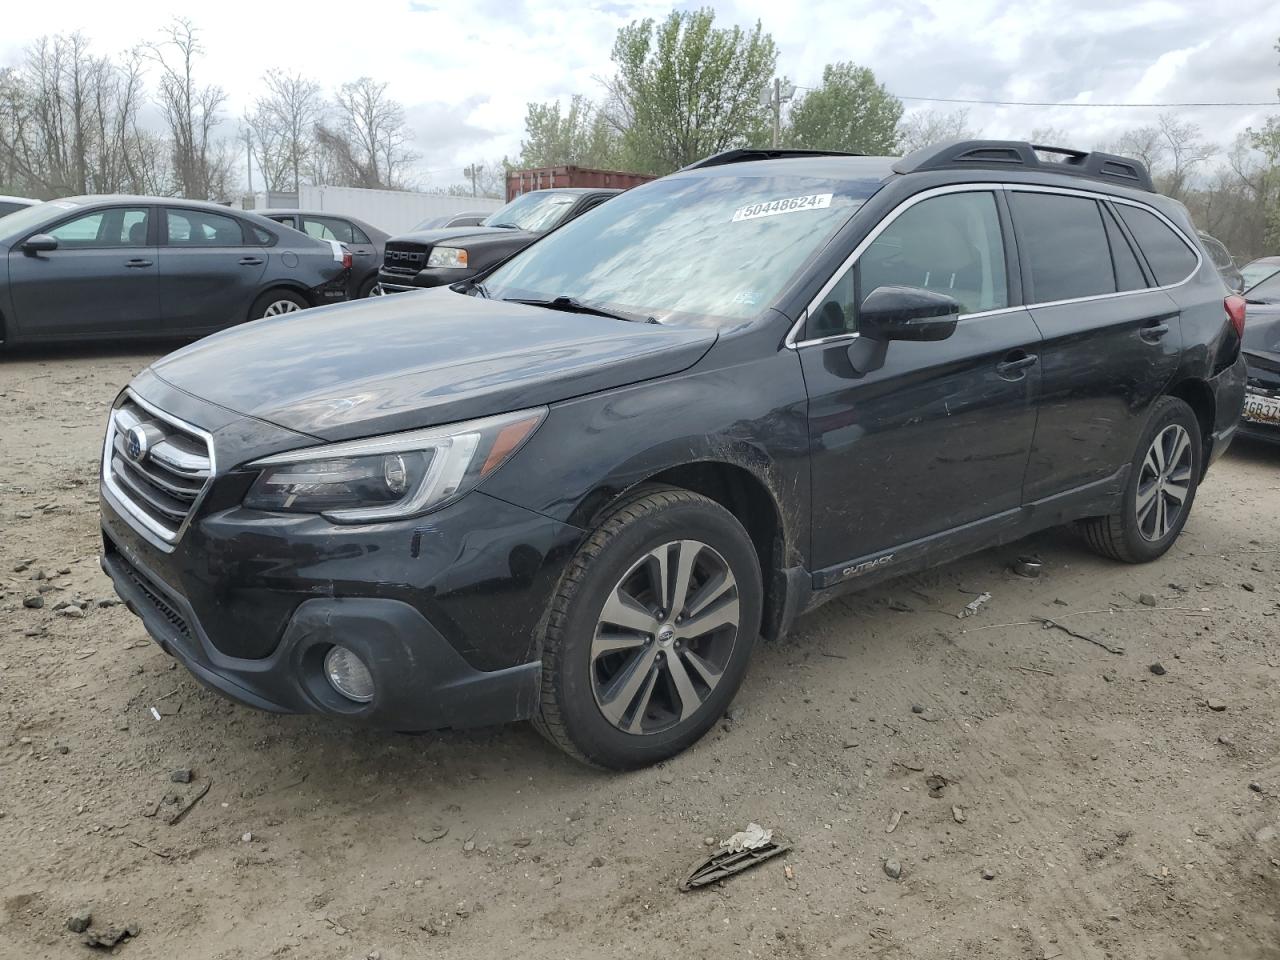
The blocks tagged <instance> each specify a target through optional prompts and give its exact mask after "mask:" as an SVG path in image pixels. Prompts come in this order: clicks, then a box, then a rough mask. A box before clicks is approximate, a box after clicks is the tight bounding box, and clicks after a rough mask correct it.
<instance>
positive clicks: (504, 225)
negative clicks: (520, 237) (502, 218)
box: [485, 223, 524, 230]
mask: <svg viewBox="0 0 1280 960" xmlns="http://www.w3.org/2000/svg"><path fill="white" fill-rule="evenodd" d="M485 226H486V227H502V228H503V229H505V230H523V229H524V227H522V226H520V224H518V223H486V224H485Z"/></svg>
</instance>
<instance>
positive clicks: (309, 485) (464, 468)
mask: <svg viewBox="0 0 1280 960" xmlns="http://www.w3.org/2000/svg"><path fill="white" fill-rule="evenodd" d="M546 413H547V410H546V408H545V407H540V408H537V409H534V410H521V411H518V412H516V413H508V414H503V415H501V416H497V417H487V418H485V419H483V420H470V421H467V422H465V423H456V424H452V425H449V426H444V427H435V428H432V429H429V430H416V431H413V432H412V433H396V434H390V435H388V436H385V437H374V438H372V439H369V440H356V441H352V442H350V443H334V444H328V445H325V446H322V447H311V448H308V449H305V450H297V451H294V452H291V453H281V454H276V455H275V456H272V457H267V458H265V459H263V460H258V461H256V462H254V463H252V464H250V465H249V466H250V467H257V468H260V469H261V470H262V473H261V474H259V475H258V479H257V480H255V481H254V484H253V486H252V487H251V488H250V490H249V493H248V495H247V496H246V497H245V498H244V505H245V506H246V507H250V508H252V509H255V510H270V511H284V512H291V513H321V514H324V515H325V516H326V517H329V518H330V519H332V520H339V521H347V522H353V523H354V522H360V521H371V520H395V519H399V518H401V517H411V516H415V515H418V514H422V513H426V512H428V511H430V510H434V509H436V508H437V507H440V506H442V505H443V504H445V503H448V502H449V501H451V500H455V499H457V498H458V497H460V496H462V495H463V494H464V493H467V492H468V491H469V490H471V489H472V488H474V487H475V486H476V485H477V484H479V483H480V481H481V480H483V479H484V478H485V477H487V476H489V475H490V474H491V473H493V472H494V471H495V470H497V469H498V468H499V467H500V466H502V464H503V463H505V462H506V461H507V460H508V459H509V458H510V457H511V455H512V454H513V453H515V452H516V450H518V449H519V448H520V446H521V444H523V443H524V441H525V440H527V439H528V438H529V435H530V434H532V433H533V431H534V429H536V428H537V426H538V424H539V423H541V422H542V419H543V417H545V416H546Z"/></svg>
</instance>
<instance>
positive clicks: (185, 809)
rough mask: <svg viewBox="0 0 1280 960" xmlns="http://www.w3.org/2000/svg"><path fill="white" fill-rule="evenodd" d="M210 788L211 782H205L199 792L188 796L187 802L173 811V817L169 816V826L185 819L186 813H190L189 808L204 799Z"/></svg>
mask: <svg viewBox="0 0 1280 960" xmlns="http://www.w3.org/2000/svg"><path fill="white" fill-rule="evenodd" d="M212 786H213V781H212V780H208V781H206V782H205V784H204V786H202V787H201V788H200V789H199V790H197V791H196V792H195V793H193V794H192V795H191V796H190V798H189V799H188V800H187V802H186V803H184V804H183V805H182V806H180V807H179V808H178V809H177V810H175V811H174V813H173V816H171V817H170V818H169V819H168V821H167V822H168V824H169V826H171V827H172V826H173V825H174V824H175V823H177V822H178V821H180V820H181V819H182V818H183V817H185V816H186V815H187V814H188V813H190V812H191V808H192V807H194V806H195V805H196V804H197V803H199V802H200V801H201V800H202V799H203V798H204V795H205V794H206V793H208V792H209V788H210V787H212Z"/></svg>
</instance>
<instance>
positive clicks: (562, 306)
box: [510, 297, 658, 323]
mask: <svg viewBox="0 0 1280 960" xmlns="http://www.w3.org/2000/svg"><path fill="white" fill-rule="evenodd" d="M510 302H511V303H523V304H527V305H528V306H531V307H545V308H546V309H548V310H561V311H563V312H564V313H587V314H590V315H591V316H593V317H608V318H609V319H610V320H625V321H627V322H628V323H657V322H658V321H657V319H656V318H655V317H631V316H627V315H626V314H625V313H616V312H614V311H611V310H601V309H600V308H599V307H593V306H591V305H590V304H586V303H583V302H582V301H581V300H575V299H574V298H573V297H554V298H553V299H551V300H522V299H520V298H518V297H512V298H511V300H510Z"/></svg>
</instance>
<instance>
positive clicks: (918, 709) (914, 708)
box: [911, 703, 924, 713]
mask: <svg viewBox="0 0 1280 960" xmlns="http://www.w3.org/2000/svg"><path fill="white" fill-rule="evenodd" d="M911 712H912V713H924V706H923V705H922V704H919V703H913V704H912V705H911Z"/></svg>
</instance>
